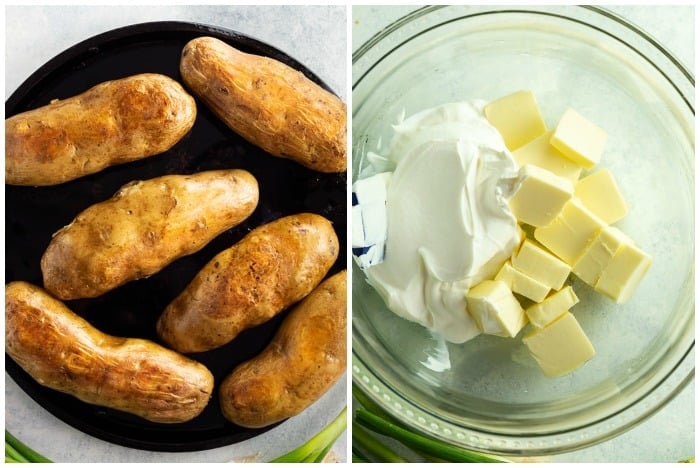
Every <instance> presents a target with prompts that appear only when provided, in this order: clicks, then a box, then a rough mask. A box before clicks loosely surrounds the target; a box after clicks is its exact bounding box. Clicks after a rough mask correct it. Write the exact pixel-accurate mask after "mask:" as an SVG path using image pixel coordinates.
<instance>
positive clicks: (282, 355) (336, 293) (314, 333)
mask: <svg viewBox="0 0 700 468" xmlns="http://www.w3.org/2000/svg"><path fill="white" fill-rule="evenodd" d="M346 291H347V272H346V271H345V270H343V271H341V272H340V273H337V274H335V275H333V276H331V277H330V278H329V279H327V280H325V281H324V282H323V283H321V284H320V285H319V286H318V287H317V288H316V289H314V290H313V292H311V294H309V295H308V296H307V297H306V298H305V299H304V300H303V301H302V302H301V303H300V304H299V305H297V306H296V307H295V308H294V309H293V310H292V311H291V312H290V313H289V315H288V316H287V317H286V318H285V320H284V322H282V325H281V327H280V329H279V330H278V332H277V334H276V335H275V337H274V338H273V340H272V342H271V343H270V344H269V345H268V346H267V348H265V350H264V351H263V352H262V353H261V354H259V355H258V356H257V357H255V358H253V359H251V360H250V361H247V362H244V363H243V364H241V365H240V366H238V367H236V369H234V371H233V372H232V373H231V374H229V375H228V377H226V379H224V381H223V382H222V383H221V386H220V387H219V401H220V405H221V411H222V412H223V415H224V417H226V419H228V420H229V421H231V422H233V423H235V424H238V425H239V426H244V427H251V428H257V427H265V426H269V425H270V424H274V423H276V422H278V421H281V420H283V419H286V418H288V417H291V416H294V415H296V414H299V413H300V412H302V411H303V410H304V409H305V408H307V407H308V406H309V405H311V404H312V403H313V402H315V401H316V400H318V399H319V398H320V397H321V396H322V395H323V394H324V393H325V392H326V391H328V389H330V387H331V386H333V384H334V383H335V382H336V381H337V380H338V379H339V378H340V376H341V375H343V373H344V372H345V369H346V365H347V357H346V326H347V319H346V317H347V314H346V310H347V295H346Z"/></svg>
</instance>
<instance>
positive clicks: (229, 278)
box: [156, 213, 339, 353]
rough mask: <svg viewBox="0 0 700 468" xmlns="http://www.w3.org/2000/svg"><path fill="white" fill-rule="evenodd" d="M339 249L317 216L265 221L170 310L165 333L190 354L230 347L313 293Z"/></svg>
mask: <svg viewBox="0 0 700 468" xmlns="http://www.w3.org/2000/svg"><path fill="white" fill-rule="evenodd" d="M338 250H339V243H338V237H337V236H336V233H335V231H334V229H333V226H332V225H331V223H330V221H328V220H327V219H326V218H324V217H323V216H320V215H317V214H312V213H300V214H296V215H291V216H286V217H283V218H279V219H277V220H275V221H272V222H270V223H268V224H264V225H262V226H259V227H257V228H255V229H254V230H252V231H251V232H250V233H248V234H247V235H246V236H245V237H244V238H243V239H241V240H240V241H239V242H237V243H236V244H235V245H233V246H232V247H230V248H228V249H226V250H224V251H222V252H220V253H219V254H218V255H216V256H215V257H214V258H213V259H212V260H210V261H209V263H207V264H206V265H205V266H204V268H202V269H201V270H200V271H199V273H197V275H196V276H195V278H194V279H193V280H192V281H191V282H190V284H189V285H188V286H187V287H186V288H185V290H184V291H183V292H182V293H181V294H180V295H179V296H178V297H176V298H175V299H174V300H173V301H172V302H171V303H170V304H169V305H168V306H167V307H166V308H165V310H164V311H163V313H162V315H161V316H160V318H159V319H158V323H157V327H156V329H157V331H158V335H159V336H160V337H161V339H162V340H163V341H164V342H165V343H166V344H167V345H168V346H170V347H171V348H173V349H175V350H177V351H180V352H182V353H192V352H201V351H208V350H211V349H214V348H217V347H219V346H222V345H224V344H226V343H228V342H230V341H231V340H233V339H234V338H235V337H236V336H237V335H238V334H239V333H240V332H241V331H243V330H245V329H247V328H251V327H254V326H256V325H259V324H261V323H263V322H266V321H267V320H269V319H271V318H272V317H274V316H275V315H277V314H278V313H280V312H281V311H283V310H284V309H286V308H287V307H289V306H291V305H292V304H294V303H295V302H297V301H299V300H300V299H302V298H303V297H304V296H306V295H307V294H308V293H309V292H311V290H312V289H313V288H314V287H315V286H316V285H318V283H320V282H321V280H322V279H323V277H324V276H325V275H326V273H327V272H328V271H329V270H330V268H331V266H332V265H333V263H334V262H335V260H336V259H337V258H338V253H339V252H338Z"/></svg>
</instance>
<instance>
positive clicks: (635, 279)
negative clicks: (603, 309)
mask: <svg viewBox="0 0 700 468" xmlns="http://www.w3.org/2000/svg"><path fill="white" fill-rule="evenodd" d="M651 263H652V261H651V257H650V256H649V255H648V254H646V253H644V252H642V250H640V249H639V248H638V247H637V246H635V245H633V244H625V245H623V246H622V247H620V248H619V249H618V250H617V252H615V255H613V257H612V259H610V262H609V263H608V265H607V266H606V267H605V269H604V270H603V272H602V273H601V274H600V278H598V282H597V283H596V285H595V290H596V291H598V292H600V293H602V294H604V295H606V296H607V297H609V298H610V299H612V300H614V301H615V302H617V303H619V304H622V303H625V302H627V301H628V300H629V298H630V297H632V294H633V293H634V291H635V289H637V286H638V285H639V283H640V282H641V281H642V278H643V277H644V275H645V274H646V272H647V271H648V270H649V268H650V267H651Z"/></svg>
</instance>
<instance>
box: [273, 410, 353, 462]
mask: <svg viewBox="0 0 700 468" xmlns="http://www.w3.org/2000/svg"><path fill="white" fill-rule="evenodd" d="M347 413H348V411H347V407H345V408H343V410H342V411H341V412H340V414H338V416H336V418H335V419H334V420H333V421H331V423H330V424H329V425H328V426H326V427H324V428H323V429H322V430H321V431H320V432H319V433H318V434H316V435H315V436H313V437H312V438H311V439H309V440H308V441H307V442H306V443H305V444H303V445H301V446H300V447H297V448H296V449H294V450H292V451H291V452H289V453H287V454H285V455H282V456H281V457H277V458H275V459H274V460H272V461H271V462H272V463H321V462H323V460H324V458H326V455H327V454H328V452H329V451H330V449H331V447H333V444H334V443H335V441H336V440H338V437H340V434H342V433H343V431H345V429H346V428H347Z"/></svg>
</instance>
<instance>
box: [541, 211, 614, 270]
mask: <svg viewBox="0 0 700 468" xmlns="http://www.w3.org/2000/svg"><path fill="white" fill-rule="evenodd" d="M605 225H606V224H605V222H604V221H603V220H602V219H600V218H599V217H597V216H596V215H594V214H593V213H591V211H590V210H589V209H588V208H586V207H585V206H584V205H583V203H581V201H580V200H578V199H577V198H575V197H574V198H572V199H571V200H569V201H568V202H567V203H566V205H564V208H562V210H561V213H559V215H558V216H557V217H556V218H554V220H553V221H552V222H551V223H549V224H548V225H547V226H544V227H539V228H536V229H535V232H534V236H535V239H536V240H538V241H539V242H540V244H542V245H544V246H545V247H546V248H547V249H549V250H550V251H551V252H553V253H554V254H555V255H556V256H557V257H559V258H561V259H562V260H564V261H565V262H566V263H568V264H569V265H574V264H575V263H576V261H577V260H578V259H579V258H580V257H581V255H583V253H584V252H585V250H586V247H588V244H589V243H590V242H591V241H593V239H594V238H595V236H597V235H598V231H600V230H601V229H602V228H603V227H604V226H605Z"/></svg>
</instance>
